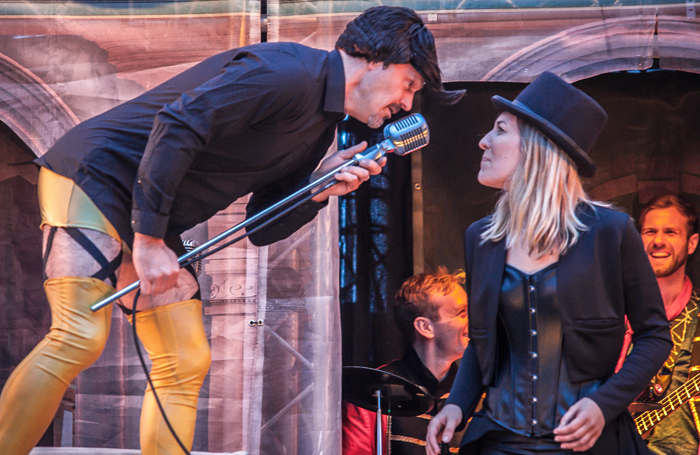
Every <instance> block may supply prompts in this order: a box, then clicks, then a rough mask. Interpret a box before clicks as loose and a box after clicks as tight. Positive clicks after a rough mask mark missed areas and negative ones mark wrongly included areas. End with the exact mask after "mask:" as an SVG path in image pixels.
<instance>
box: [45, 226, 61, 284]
mask: <svg viewBox="0 0 700 455" xmlns="http://www.w3.org/2000/svg"><path fill="white" fill-rule="evenodd" d="M57 230H58V228H57V227H56V226H51V230H50V231H49V237H48V238H47V239H46V250H45V251H44V257H43V258H42V259H41V266H42V268H43V270H44V281H46V280H48V279H49V277H48V275H46V262H48V260H49V253H50V252H51V247H52V246H53V237H54V236H55V235H56V231H57Z"/></svg>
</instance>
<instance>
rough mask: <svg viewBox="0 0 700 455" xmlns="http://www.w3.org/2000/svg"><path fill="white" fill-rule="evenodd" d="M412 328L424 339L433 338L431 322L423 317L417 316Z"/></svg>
mask: <svg viewBox="0 0 700 455" xmlns="http://www.w3.org/2000/svg"><path fill="white" fill-rule="evenodd" d="M413 328H414V329H416V332H418V334H419V335H421V336H423V337H424V338H428V339H432V338H435V330H434V327H433V321H431V320H430V319H428V318H425V317H423V316H419V317H417V318H416V319H414V320H413Z"/></svg>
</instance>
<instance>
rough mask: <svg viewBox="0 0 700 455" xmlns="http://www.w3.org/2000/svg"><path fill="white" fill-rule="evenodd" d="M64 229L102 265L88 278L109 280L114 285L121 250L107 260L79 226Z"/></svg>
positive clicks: (120, 258) (115, 283) (120, 259)
mask: <svg viewBox="0 0 700 455" xmlns="http://www.w3.org/2000/svg"><path fill="white" fill-rule="evenodd" d="M64 229H65V231H66V233H68V235H70V236H71V238H72V239H73V240H75V241H76V242H78V243H79V244H80V246H82V247H83V249H84V250H85V251H87V252H88V253H90V255H91V256H92V257H93V258H94V259H95V260H96V261H97V262H98V263H99V264H100V265H101V266H102V268H101V269H100V270H99V271H98V272H97V273H95V274H94V275H92V276H91V277H90V278H97V279H98V280H103V281H105V280H110V281H111V282H112V286H116V285H117V275H116V271H117V269H118V268H119V265H120V264H121V263H122V251H121V250H120V251H119V254H118V255H117V257H115V258H114V259H112V261H111V262H110V261H108V260H107V258H106V257H105V255H104V254H102V252H101V251H100V249H99V248H97V246H95V244H94V243H93V242H92V240H90V239H89V238H87V236H86V235H85V234H83V233H82V232H81V231H80V229H79V228H74V227H67V228H64Z"/></svg>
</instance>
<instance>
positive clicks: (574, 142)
mask: <svg viewBox="0 0 700 455" xmlns="http://www.w3.org/2000/svg"><path fill="white" fill-rule="evenodd" d="M491 102H492V103H493V105H494V106H495V107H496V109H498V110H499V111H508V112H510V113H511V114H514V115H516V116H518V117H520V118H521V119H523V120H525V121H527V122H528V123H531V124H532V125H534V126H535V127H536V128H537V129H538V130H540V131H541V132H542V133H543V134H544V135H545V136H547V137H548V138H549V139H550V140H551V141H552V142H554V143H555V144H556V145H558V146H559V147H561V149H562V150H563V151H564V153H566V154H567V155H569V157H570V158H571V159H572V160H573V162H574V163H575V164H576V166H577V168H578V173H579V174H580V175H581V176H583V177H593V175H594V174H595V171H596V165H595V163H594V162H593V160H592V159H591V157H590V156H588V153H589V152H590V151H591V147H593V143H594V142H595V140H596V139H597V138H598V135H599V134H600V132H601V131H602V130H603V127H604V126H605V123H606V122H607V121H608V115H607V114H606V113H605V111H604V110H603V108H602V107H600V105H599V104H598V103H596V102H595V100H594V99H593V98H591V97H590V96H588V95H586V94H585V93H583V92H582V91H581V90H579V89H577V88H576V87H574V86H573V85H571V84H569V83H568V82H566V81H564V80H563V79H562V78H560V77H559V76H556V75H554V74H552V73H549V72H545V73H542V74H541V75H540V76H538V77H537V79H535V80H534V81H532V83H530V85H528V86H527V87H525V90H523V91H522V92H521V93H520V95H518V96H517V98H515V101H512V102H511V101H508V100H507V99H505V98H503V97H501V96H498V95H496V96H494V97H493V98H491Z"/></svg>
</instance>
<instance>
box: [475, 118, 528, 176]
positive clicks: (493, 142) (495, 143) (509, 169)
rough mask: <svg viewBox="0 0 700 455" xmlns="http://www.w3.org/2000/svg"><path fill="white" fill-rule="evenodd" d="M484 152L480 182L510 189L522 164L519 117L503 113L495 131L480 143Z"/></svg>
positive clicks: (494, 126) (496, 122)
mask: <svg viewBox="0 0 700 455" xmlns="http://www.w3.org/2000/svg"><path fill="white" fill-rule="evenodd" d="M479 147H480V148H481V149H482V150H483V151H484V154H483V156H482V157H481V169H480V170H479V176H478V180H479V183H481V184H482V185H484V186H490V187H491V188H498V189H508V188H507V185H508V179H510V178H511V177H512V176H513V173H514V172H515V169H516V168H517V167H518V163H520V129H519V128H518V120H517V117H516V116H514V115H513V114H511V113H509V112H503V113H501V115H499V116H498V118H497V119H496V121H495V122H494V124H493V129H492V130H491V131H489V132H488V134H487V135H486V136H484V137H483V139H481V141H479Z"/></svg>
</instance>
